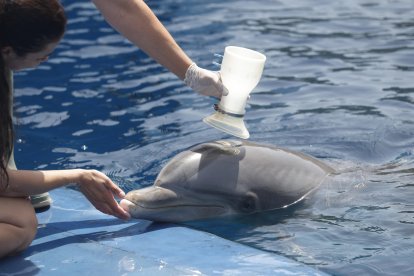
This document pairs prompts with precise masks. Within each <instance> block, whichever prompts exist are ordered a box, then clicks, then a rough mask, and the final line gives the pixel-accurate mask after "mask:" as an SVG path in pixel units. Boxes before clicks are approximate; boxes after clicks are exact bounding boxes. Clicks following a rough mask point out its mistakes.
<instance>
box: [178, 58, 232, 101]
mask: <svg viewBox="0 0 414 276" xmlns="http://www.w3.org/2000/svg"><path fill="white" fill-rule="evenodd" d="M184 83H185V84H186V85H187V86H189V87H190V88H192V89H193V90H194V91H196V92H197V93H199V94H201V95H204V96H213V97H216V98H221V96H225V95H227V94H228V91H227V89H226V88H225V87H224V86H223V83H222V82H221V78H220V72H218V71H210V70H206V69H203V68H200V67H198V66H197V65H196V64H195V63H193V64H191V65H190V67H188V69H187V72H186V73H185V78H184Z"/></svg>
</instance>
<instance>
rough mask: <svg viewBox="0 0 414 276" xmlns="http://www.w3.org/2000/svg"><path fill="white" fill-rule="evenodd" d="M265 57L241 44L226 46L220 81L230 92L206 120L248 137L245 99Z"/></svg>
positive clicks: (257, 76)
mask: <svg viewBox="0 0 414 276" xmlns="http://www.w3.org/2000/svg"><path fill="white" fill-rule="evenodd" d="M265 61H266V56H265V55H263V54H261V53H259V52H256V51H253V50H250V49H247V48H242V47H236V46H227V47H226V48H225V50H224V56H223V61H222V63H221V69H220V74H221V80H222V81H223V84H224V86H225V87H226V88H227V90H228V91H229V93H228V94H227V95H226V96H222V97H221V100H220V103H219V104H218V106H217V111H216V112H215V113H214V114H212V115H210V116H208V117H206V118H204V119H203V121H204V122H205V123H207V124H209V125H211V126H212V127H215V128H217V129H219V130H221V131H224V132H227V133H229V134H231V135H234V136H237V137H240V138H243V139H247V138H249V136H250V134H249V131H248V130H247V128H246V126H245V125H244V121H243V117H244V113H245V109H244V108H245V106H246V101H247V99H248V97H249V94H250V92H251V91H252V90H253V89H254V88H255V87H256V85H257V84H258V83H259V80H260V77H261V76H262V72H263V68H264V63H265Z"/></svg>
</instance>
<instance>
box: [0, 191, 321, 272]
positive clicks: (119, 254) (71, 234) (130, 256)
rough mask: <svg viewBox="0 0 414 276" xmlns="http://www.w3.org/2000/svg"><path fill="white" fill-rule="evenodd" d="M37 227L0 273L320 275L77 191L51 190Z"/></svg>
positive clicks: (244, 247)
mask: <svg viewBox="0 0 414 276" xmlns="http://www.w3.org/2000/svg"><path fill="white" fill-rule="evenodd" d="M51 195H52V198H53V200H54V202H53V204H52V207H51V208H50V209H48V210H46V211H44V212H41V213H38V214H37V215H38V220H39V229H38V233H37V236H36V239H35V240H34V241H33V243H32V245H31V246H30V247H29V248H28V249H27V250H26V251H25V252H23V253H22V254H21V255H18V256H15V257H10V258H6V259H3V260H1V261H0V275H1V276H3V275H89V273H93V274H91V275H100V276H102V275H243V276H244V275H325V274H324V273H323V272H321V271H318V270H315V269H313V268H311V267H308V266H306V265H303V264H300V263H298V262H295V261H292V260H289V259H287V258H285V257H282V256H278V255H276V254H272V253H268V252H264V251H261V250H258V249H254V248H251V247H248V246H244V245H241V244H238V243H235V242H231V241H228V240H225V239H222V238H220V237H218V236H215V235H212V234H209V233H205V232H201V231H197V230H193V229H190V228H187V227H183V226H180V225H175V224H165V223H153V222H150V221H145V220H130V221H125V222H124V221H121V220H118V219H115V218H112V217H110V216H107V215H104V214H102V213H100V212H98V211H97V210H95V209H94V208H93V206H92V205H91V204H90V203H89V202H88V201H87V200H86V199H85V198H84V197H83V195H82V194H81V193H79V192H77V191H74V190H71V189H67V188H60V189H57V190H54V191H52V192H51Z"/></svg>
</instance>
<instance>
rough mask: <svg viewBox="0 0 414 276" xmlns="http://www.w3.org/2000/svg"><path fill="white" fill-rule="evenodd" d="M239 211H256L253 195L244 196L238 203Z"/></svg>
mask: <svg viewBox="0 0 414 276" xmlns="http://www.w3.org/2000/svg"><path fill="white" fill-rule="evenodd" d="M239 210H240V211H241V212H243V213H252V212H254V211H256V198H255V196H253V195H247V196H245V197H244V198H243V199H242V200H241V201H240V203H239Z"/></svg>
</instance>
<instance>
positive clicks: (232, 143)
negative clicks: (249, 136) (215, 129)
mask: <svg viewBox="0 0 414 276" xmlns="http://www.w3.org/2000/svg"><path fill="white" fill-rule="evenodd" d="M242 145H243V143H242V142H241V141H238V140H218V141H214V142H209V143H203V144H200V145H198V146H196V147H194V148H192V151H194V152H198V153H207V152H217V151H219V152H220V153H222V154H226V155H238V154H240V149H239V148H240V146H242Z"/></svg>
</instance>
